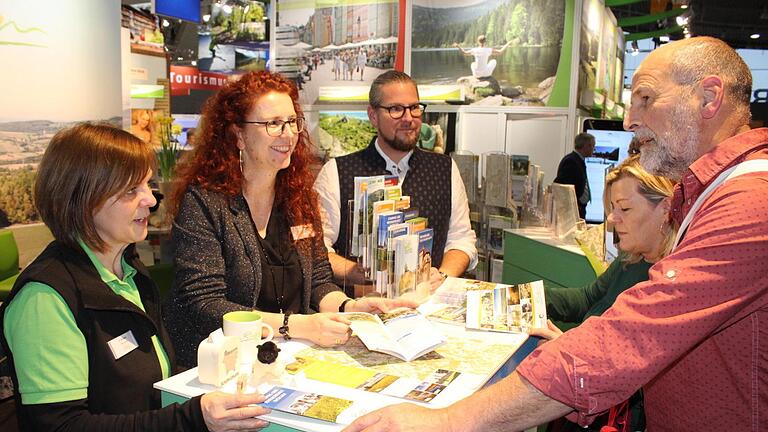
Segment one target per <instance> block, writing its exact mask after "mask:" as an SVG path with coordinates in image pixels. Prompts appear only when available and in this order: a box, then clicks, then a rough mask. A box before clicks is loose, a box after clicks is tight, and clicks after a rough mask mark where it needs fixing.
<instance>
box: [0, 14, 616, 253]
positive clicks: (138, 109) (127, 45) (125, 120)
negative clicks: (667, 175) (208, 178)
mask: <svg viewBox="0 0 768 432" xmlns="http://www.w3.org/2000/svg"><path fill="white" fill-rule="evenodd" d="M257 3H259V2H257ZM260 4H261V3H260ZM307 5H308V3H306V2H301V1H296V0H282V1H277V2H271V3H269V4H261V8H262V9H261V11H262V12H261V13H263V16H261V15H259V16H258V17H253V21H248V20H247V17H245V18H243V17H241V18H240V19H241V21H240V24H239V25H238V27H237V28H238V29H240V30H241V31H239V32H229V33H226V36H227V37H226V38H224V36H220V35H221V34H222V31H221V30H220V28H221V27H225V25H224V24H222V23H223V22H226V21H222V20H225V19H233V17H232V16H229V17H224V18H221V19H219V18H217V15H216V13H217V12H216V11H212V13H213V15H212V18H211V19H210V21H209V22H208V23H207V24H205V25H202V24H201V26H200V29H201V30H198V33H199V34H198V35H197V37H198V40H202V41H203V42H200V43H199V45H198V49H199V52H198V57H199V58H198V61H197V62H196V63H197V65H196V66H194V67H191V66H176V65H173V64H172V63H173V61H172V60H173V59H169V58H167V55H166V54H165V53H164V51H163V49H162V34H160V32H159V30H158V28H157V26H158V24H159V22H160V20H157V19H156V20H155V21H154V22H153V21H152V18H151V16H147V15H145V14H134V13H132V12H131V11H130V10H129V11H126V9H125V8H123V9H121V7H120V5H119V4H117V2H96V3H93V2H84V1H82V0H62V1H59V2H55V3H54V4H52V5H50V6H47V7H45V8H42V9H41V8H39V7H35V5H34V4H29V3H28V2H22V1H12V2H10V3H9V4H8V5H7V7H5V9H4V10H3V21H2V22H1V23H0V26H2V29H0V41H2V44H0V51H2V53H3V57H4V58H6V59H11V60H12V61H10V62H8V63H7V64H6V67H4V68H3V70H2V71H0V86H2V94H3V100H4V103H3V104H2V105H0V178H2V186H0V226H7V225H15V226H17V225H19V224H21V225H25V224H39V218H38V217H37V215H36V213H35V210H34V206H33V205H32V202H31V185H32V179H33V177H34V170H35V167H36V164H37V162H38V161H39V159H40V157H41V156H42V154H43V152H44V150H45V148H46V146H47V143H48V142H49V140H50V138H51V137H52V135H53V134H54V133H55V132H56V131H58V130H60V129H61V128H64V127H67V126H69V125H72V124H74V123H76V122H80V121H87V120H91V121H108V122H111V123H113V124H116V125H122V127H124V128H125V129H128V130H133V131H134V132H135V133H141V134H146V139H148V140H149V141H151V142H154V143H156V144H159V138H158V135H157V133H158V132H157V128H156V127H155V129H154V130H149V129H151V128H147V130H141V129H142V127H141V126H137V124H141V122H142V121H143V119H144V118H147V117H149V118H158V117H161V116H162V117H167V116H170V115H172V114H173V115H174V116H176V114H175V110H174V105H175V101H180V100H182V98H184V97H185V96H184V95H185V94H187V95H189V94H190V93H191V94H193V95H194V94H195V92H201V91H202V92H203V94H210V92H212V91H215V89H216V88H217V87H218V86H220V85H222V84H223V83H224V82H226V80H227V79H230V77H231V76H232V75H233V74H237V73H242V72H243V71H244V70H248V69H249V68H250V69H258V68H263V67H270V68H272V69H273V70H280V71H282V72H283V73H285V74H286V75H289V76H291V74H294V76H296V74H298V75H300V74H301V69H300V67H301V66H302V65H304V66H307V65H305V64H304V63H306V62H308V61H309V62H312V61H313V60H314V61H315V62H316V60H315V59H318V58H319V59H320V62H319V63H320V64H314V65H312V67H314V68H315V69H314V76H313V78H312V80H311V81H307V82H304V83H303V84H304V85H303V86H302V91H301V94H302V101H303V102H304V108H305V113H306V116H307V120H308V123H309V125H310V128H311V130H312V131H313V135H314V138H315V142H316V143H317V144H318V147H319V148H320V149H321V151H322V152H323V153H324V154H325V155H327V156H336V155H339V154H343V153H346V152H349V151H353V150H355V149H357V148H360V146H363V145H365V144H367V140H368V139H366V138H365V137H366V136H373V130H372V128H371V127H370V125H367V120H366V118H365V115H364V112H365V109H366V99H367V91H368V88H369V85H370V82H372V81H373V79H374V78H375V77H376V76H377V75H378V74H380V73H382V72H383V71H384V70H387V69H391V68H400V67H401V66H402V68H403V70H405V71H406V72H408V73H410V74H411V75H412V76H413V77H414V79H415V80H416V81H417V83H418V84H419V90H420V94H421V96H422V99H424V100H425V101H427V102H428V103H429V109H428V114H427V116H428V117H427V118H426V120H427V123H430V124H433V125H441V126H442V127H441V129H442V131H443V133H444V134H446V137H445V139H444V141H445V142H446V143H447V144H448V145H447V147H445V149H446V150H447V151H461V152H471V153H474V154H476V155H483V154H487V153H490V152H503V153H506V154H510V155H512V154H518V155H528V157H529V159H530V161H531V163H535V164H537V165H540V166H541V169H542V171H543V172H544V176H543V179H544V183H545V184H548V183H550V182H551V181H552V180H553V179H554V174H555V172H556V169H557V164H558V161H559V160H560V159H561V158H562V156H564V155H565V154H567V153H568V152H569V151H570V150H571V148H572V144H571V143H572V141H573V136H574V135H575V134H576V133H577V132H578V129H579V125H580V123H581V120H582V119H583V118H586V117H590V116H594V115H597V116H605V117H607V116H620V114H621V109H620V108H621V106H620V104H617V103H615V101H617V100H619V97H620V88H621V84H620V83H621V81H622V79H621V78H623V73H622V68H623V40H622V36H621V31H620V29H618V28H617V27H616V20H615V19H614V18H613V15H612V14H611V12H610V10H609V9H608V8H606V7H605V6H604V4H603V2H602V1H600V0H583V1H582V0H546V1H530V0H486V1H482V2H469V1H460V0H457V1H451V2H445V1H437V0H434V1H433V0H413V1H405V0H401V1H397V0H378V1H370V2H359V1H346V2H333V4H325V3H322V2H315V3H314V4H313V6H312V7H308V6H307ZM218 13H220V14H224V12H222V11H219V12H218ZM230 13H232V12H230ZM261 21H263V22H264V23H265V24H261V25H259V23H260V22H261ZM74 22H77V23H82V25H72V24H71V23H74ZM121 23H122V26H121ZM271 23H279V24H280V25H279V26H278V25H271ZM153 25H154V26H155V27H154V28H153ZM228 25H229V26H230V27H232V26H231V24H228ZM216 26H219V27H216ZM217 29H219V30H217ZM206 32H207V33H208V34H207V35H206V34H205V33H206ZM217 35H219V36H220V37H219V38H218V39H216V36H217ZM480 35H485V36H486V40H487V44H488V46H492V47H493V48H495V49H496V50H497V51H500V52H498V53H494V54H493V55H492V60H493V62H491V61H489V62H488V63H487V64H486V65H485V67H486V68H487V69H486V73H488V75H487V76H483V75H484V74H483V73H482V71H480V72H478V70H477V66H478V65H476V64H475V65H474V66H473V62H475V63H476V61H477V59H476V58H475V57H473V56H471V55H470V56H465V55H463V54H462V53H461V51H459V49H457V48H456V47H455V45H454V44H456V45H458V46H461V47H463V48H466V49H472V48H474V47H476V45H477V38H478V36H480ZM206 37H207V38H208V39H205V38H206ZM206 41H207V42H206ZM508 42H509V44H507V43H508ZM507 45H508V46H507ZM363 51H364V52H366V54H370V56H369V59H368V61H366V66H365V67H363V68H362V72H360V68H359V67H358V68H356V69H355V70H354V71H352V73H351V77H348V79H344V77H340V76H339V77H336V76H334V73H335V70H334V69H336V64H335V63H336V60H335V59H334V55H336V54H339V55H341V54H344V53H346V54H348V55H352V53H354V52H358V53H360V52H363ZM230 56H231V57H230ZM205 59H208V61H207V62H206V61H204V60H205ZM374 60H375V61H374ZM486 60H487V59H486ZM492 64H493V65H492ZM353 68H354V66H353ZM206 92H207V93H206ZM186 97H190V96H186ZM446 101H447V103H446ZM179 105H183V104H182V103H179ZM187 114H189V113H187ZM342 117H343V118H344V119H345V120H346V121H345V123H346V124H345V125H343V126H344V128H350V127H351V128H358V129H359V131H360V132H361V133H353V134H350V133H346V134H344V133H340V132H338V129H339V125H338V124H337V123H338V122H336V120H338V119H339V118H342ZM195 121H196V118H195V117H194V113H193V114H192V115H187V116H186V117H183V116H179V117H178V120H177V122H178V123H180V126H182V127H183V128H184V129H185V130H186V129H188V128H189V127H193V126H194V123H195ZM182 124H183V125H182ZM334 127H336V132H334ZM344 128H342V129H344ZM358 129H356V131H357V130H358ZM334 133H335V135H334ZM339 135H347V136H348V135H353V136H356V137H357V138H356V142H352V143H350V142H345V141H344V139H343V138H340V137H339ZM449 135H450V136H449ZM360 137H363V138H360ZM183 138H184V137H179V140H180V141H183ZM484 173H485V166H484V158H482V157H480V158H479V166H478V178H477V186H480V185H481V184H482V179H483V177H484ZM22 238H24V236H23V234H22ZM19 243H20V244H21V243H27V239H26V238H24V241H19ZM29 243H35V241H34V239H29ZM37 243H41V244H42V245H44V244H45V241H44V240H42V239H41V240H38V241H37ZM32 256H33V255H32ZM25 259H31V257H25V256H23V257H22V264H23V263H24V262H26V261H25Z"/></svg>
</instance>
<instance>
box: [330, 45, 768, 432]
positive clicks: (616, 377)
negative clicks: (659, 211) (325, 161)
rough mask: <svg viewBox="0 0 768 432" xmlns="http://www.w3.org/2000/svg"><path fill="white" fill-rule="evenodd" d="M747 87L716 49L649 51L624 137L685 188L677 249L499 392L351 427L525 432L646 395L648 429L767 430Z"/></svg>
mask: <svg viewBox="0 0 768 432" xmlns="http://www.w3.org/2000/svg"><path fill="white" fill-rule="evenodd" d="M751 88H752V74H751V72H750V70H749V67H747V65H746V64H745V63H744V60H743V59H742V58H741V57H740V56H739V54H738V53H737V52H736V51H735V50H734V49H733V48H731V47H729V46H728V45H727V44H726V43H725V42H723V41H721V40H718V39H715V38H711V37H693V38H690V39H683V40H679V41H674V42H671V43H668V44H665V45H662V46H661V47H659V48H657V49H655V50H654V51H652V52H651V53H650V54H649V55H648V56H647V57H646V58H645V59H644V60H643V62H642V63H641V64H640V66H639V67H638V68H637V70H636V71H635V74H634V76H633V78H632V96H631V101H632V104H631V105H630V106H629V108H628V110H627V111H626V117H625V118H624V128H625V129H627V130H629V131H632V132H634V133H635V135H636V136H637V137H638V138H639V139H640V141H641V143H642V144H641V145H640V162H641V164H642V165H643V167H644V168H645V169H646V170H648V171H649V172H651V173H653V174H655V175H663V176H665V177H669V178H671V179H673V180H676V181H679V183H678V185H677V186H675V191H674V193H673V195H672V203H671V207H670V209H671V210H670V216H671V218H672V219H673V220H674V221H675V223H676V224H679V225H678V227H679V228H678V237H676V239H675V240H676V241H675V243H676V244H675V246H674V247H673V250H672V252H671V253H670V254H669V255H667V256H666V257H664V258H662V259H661V260H660V261H658V262H657V263H656V264H654V265H653V266H652V267H651V269H650V270H649V272H648V281H646V282H641V283H639V284H637V285H635V286H633V287H632V288H630V289H628V290H626V291H624V292H623V293H621V295H619V296H618V298H617V299H616V302H615V303H614V304H613V306H611V307H610V308H609V309H608V310H607V311H606V312H605V313H604V314H603V315H601V316H595V317H591V318H590V319H588V320H587V321H585V322H584V323H583V324H581V325H580V326H579V327H577V328H575V329H572V330H569V331H567V332H565V333H564V334H563V335H562V336H560V337H558V338H557V339H555V340H552V341H550V342H547V343H545V344H542V345H541V346H540V347H538V348H537V349H536V350H535V351H534V352H533V353H531V355H529V356H528V357H527V358H526V359H525V360H523V361H522V363H520V365H519V366H518V367H517V369H516V370H515V372H514V373H512V374H511V375H510V376H508V377H506V378H504V379H503V380H501V381H499V382H498V383H496V384H494V385H492V386H489V387H487V388H485V389H483V390H481V391H479V392H477V393H475V394H473V395H472V396H470V397H467V398H465V399H462V400H461V401H459V402H457V403H456V404H454V405H451V406H449V407H446V408H442V409H428V408H424V407H419V406H416V405H413V404H399V405H394V406H390V407H387V408H384V409H383V410H377V411H374V412H372V413H369V414H367V415H365V416H363V417H361V418H359V419H357V420H356V421H355V422H353V423H352V424H351V425H350V426H349V427H347V428H346V429H345V432H357V431H366V432H374V431H385V430H386V431H391V432H397V431H418V430H426V429H429V430H433V431H449V430H456V431H459V430H461V431H471V430H478V431H479V430H482V431H495V430H523V429H527V428H529V427H532V426H535V425H539V424H542V423H544V422H546V421H549V420H552V419H554V418H558V417H562V416H563V415H566V414H567V415H569V419H572V420H575V421H577V422H578V423H579V424H580V425H587V424H589V423H590V422H591V421H592V420H593V419H594V418H595V417H596V416H597V415H600V414H602V413H604V412H606V411H607V410H608V409H610V408H611V407H612V406H614V405H616V404H618V403H620V402H621V401H624V400H626V399H627V398H628V397H630V396H631V395H632V394H633V393H635V392H636V391H637V390H638V389H640V388H641V387H642V389H643V397H644V404H645V414H646V420H647V423H648V430H649V431H750V432H760V431H764V430H765V418H764V415H763V413H766V412H768V386H766V385H765V380H766V374H765V371H766V370H768V332H766V331H765V325H764V322H765V321H766V320H768V271H766V270H767V269H766V263H768V174H766V173H767V172H768V162H766V159H768V129H766V128H760V129H750V127H749V122H750V117H751V114H750V97H751ZM729 176H730V177H729ZM726 177H729V178H728V179H727V180H726Z"/></svg>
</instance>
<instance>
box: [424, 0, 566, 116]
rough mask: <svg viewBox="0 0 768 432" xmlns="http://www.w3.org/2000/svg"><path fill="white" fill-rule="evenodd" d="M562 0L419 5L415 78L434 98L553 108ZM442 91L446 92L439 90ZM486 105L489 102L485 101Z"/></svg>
mask: <svg viewBox="0 0 768 432" xmlns="http://www.w3.org/2000/svg"><path fill="white" fill-rule="evenodd" d="M565 3H566V2H564V1H561V0H538V1H536V2H529V1H525V0H471V1H470V0H456V1H444V0H440V1H438V0H414V2H413V18H412V20H413V24H412V27H413V29H414V31H413V32H412V39H411V53H410V58H411V64H410V66H411V76H412V77H413V79H414V80H416V82H417V83H418V85H419V90H420V91H419V93H420V95H421V96H422V98H423V97H424V93H425V91H423V90H428V91H429V92H428V94H429V95H430V96H431V97H430V99H432V100H440V99H443V100H451V99H452V98H454V97H455V96H454V95H456V94H459V95H463V97H464V100H465V102H467V103H475V102H480V101H482V100H483V99H485V98H488V97H493V98H494V99H493V100H494V103H490V104H489V105H502V104H503V105H540V106H545V105H547V106H558V105H556V104H550V103H549V96H550V95H551V93H552V91H553V86H554V85H555V81H556V76H557V72H558V63H559V61H560V55H561V47H562V45H563V29H564V22H565V20H566V10H565ZM441 88H442V89H444V90H443V91H440V89H441ZM486 103H487V102H486Z"/></svg>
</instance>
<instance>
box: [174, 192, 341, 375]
mask: <svg viewBox="0 0 768 432" xmlns="http://www.w3.org/2000/svg"><path fill="white" fill-rule="evenodd" d="M257 235H258V234H257V233H256V228H255V226H254V223H253V220H252V219H251V213H250V211H249V209H248V203H247V202H246V201H245V198H244V197H243V196H242V195H236V196H234V197H229V196H226V195H224V194H221V193H217V192H211V191H207V190H204V189H201V188H199V187H195V186H193V187H190V189H189V190H188V191H187V193H186V194H185V195H184V198H183V200H182V202H181V206H180V208H179V213H178V215H177V216H176V220H175V221H174V223H173V231H172V242H173V246H174V263H175V271H176V273H175V275H174V278H173V288H172V289H171V294H170V298H169V304H168V305H167V307H166V315H165V321H166V325H167V326H168V331H169V333H170V334H171V340H173V343H174V347H175V348H176V352H177V354H178V360H179V364H180V365H182V366H194V365H196V364H197V347H198V345H199V344H200V341H202V340H203V339H204V338H206V337H208V335H209V334H210V333H211V332H212V331H214V330H216V329H217V328H219V327H221V323H222V316H223V315H224V314H225V313H227V312H231V311H236V310H253V309H255V308H256V302H257V301H258V298H259V292H260V290H261V284H262V281H261V278H262V259H261V258H262V250H261V246H260V245H259V241H258V239H257V237H256V236H257ZM301 241H304V242H307V241H310V242H311V244H310V245H309V247H307V248H306V249H304V248H298V252H299V253H298V255H299V261H300V263H301V270H302V274H303V278H304V286H303V290H302V297H301V310H300V311H298V312H300V313H305V314H306V313H312V312H317V311H318V310H319V308H320V300H322V298H323V297H325V295H326V294H328V293H329V292H331V291H338V290H339V287H338V286H336V285H334V284H333V273H332V271H331V265H330V263H329V262H328V252H327V250H326V249H325V246H324V245H323V242H322V237H321V236H317V237H316V238H314V239H313V240H301ZM266 312H278V311H277V310H270V311H266Z"/></svg>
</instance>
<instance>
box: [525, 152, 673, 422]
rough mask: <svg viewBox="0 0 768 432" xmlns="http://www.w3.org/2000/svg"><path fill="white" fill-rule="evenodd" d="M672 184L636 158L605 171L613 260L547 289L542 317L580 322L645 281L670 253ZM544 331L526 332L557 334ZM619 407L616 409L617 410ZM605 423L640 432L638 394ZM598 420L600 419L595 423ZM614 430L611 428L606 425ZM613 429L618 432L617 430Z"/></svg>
mask: <svg viewBox="0 0 768 432" xmlns="http://www.w3.org/2000/svg"><path fill="white" fill-rule="evenodd" d="M674 186H675V183H674V182H673V181H672V180H670V179H668V178H666V177H662V176H656V175H653V174H650V173H649V172H648V171H646V170H645V169H643V167H642V166H641V165H640V155H639V154H636V155H632V156H630V157H628V158H627V159H626V160H624V161H623V162H622V163H620V164H619V165H618V166H617V167H616V168H614V169H613V170H611V171H610V172H609V173H608V175H607V176H606V178H605V192H604V195H603V203H604V205H605V212H606V214H607V215H608V217H607V223H609V224H612V225H613V228H614V232H615V235H616V236H617V237H618V248H619V250H620V254H619V257H618V258H617V259H615V260H614V261H613V263H611V265H610V266H609V267H608V269H606V270H605V272H604V273H603V274H601V275H600V277H598V278H597V280H596V281H595V282H593V283H591V284H590V285H587V286H585V287H581V288H547V289H546V290H545V297H546V299H547V316H548V317H549V318H551V319H554V320H558V321H565V322H581V321H583V320H586V319H587V318H588V317H590V316H594V315H602V314H603V313H604V312H605V311H606V310H608V308H610V307H611V305H613V303H614V302H615V301H616V297H618V296H619V295H620V294H621V293H622V292H624V291H625V290H627V289H629V288H631V287H632V286H634V285H635V284H637V283H639V282H643V281H646V280H648V269H650V268H651V266H652V265H653V264H654V263H655V262H657V261H659V260H660V259H661V258H663V257H665V256H667V255H668V254H669V252H670V251H671V250H672V244H673V242H674V240H675V234H676V230H675V229H674V227H673V226H672V225H671V222H670V219H669V217H668V214H667V213H668V211H669V206H670V200H671V197H672V190H673V189H674ZM548 326H549V327H548V328H547V329H543V330H540V329H532V330H531V331H530V334H532V335H535V336H541V337H543V338H545V339H555V338H557V337H558V336H559V335H561V334H562V332H561V331H560V329H558V328H557V326H555V325H554V324H553V323H552V321H549V322H548ZM619 407H621V409H619ZM611 415H612V416H613V417H612V419H611V420H613V422H614V423H616V420H617V419H618V420H621V419H624V421H623V426H626V427H631V428H632V429H627V430H633V431H634V430H643V429H644V423H645V416H644V414H643V408H642V395H641V394H640V393H639V392H638V393H637V394H635V395H634V396H633V397H632V398H631V399H630V400H629V401H628V403H627V402H625V403H624V404H623V405H619V406H618V407H614V408H613V409H612V413H611V414H609V415H608V416H609V417H610V416H611ZM601 419H602V420H601ZM607 421H608V419H606V418H602V417H601V418H599V419H598V420H596V421H595V422H594V423H593V424H592V425H590V428H589V429H582V428H581V427H579V426H578V425H576V424H573V423H568V422H567V421H565V420H563V421H562V422H563V425H561V426H560V427H559V428H556V429H550V430H557V431H561V430H568V431H571V430H573V431H576V430H579V431H584V430H600V426H602V425H605V424H606V422H607ZM612 426H614V427H616V425H615V424H614V425H612ZM618 430H620V431H621V430H624V429H622V428H619V429H618Z"/></svg>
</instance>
